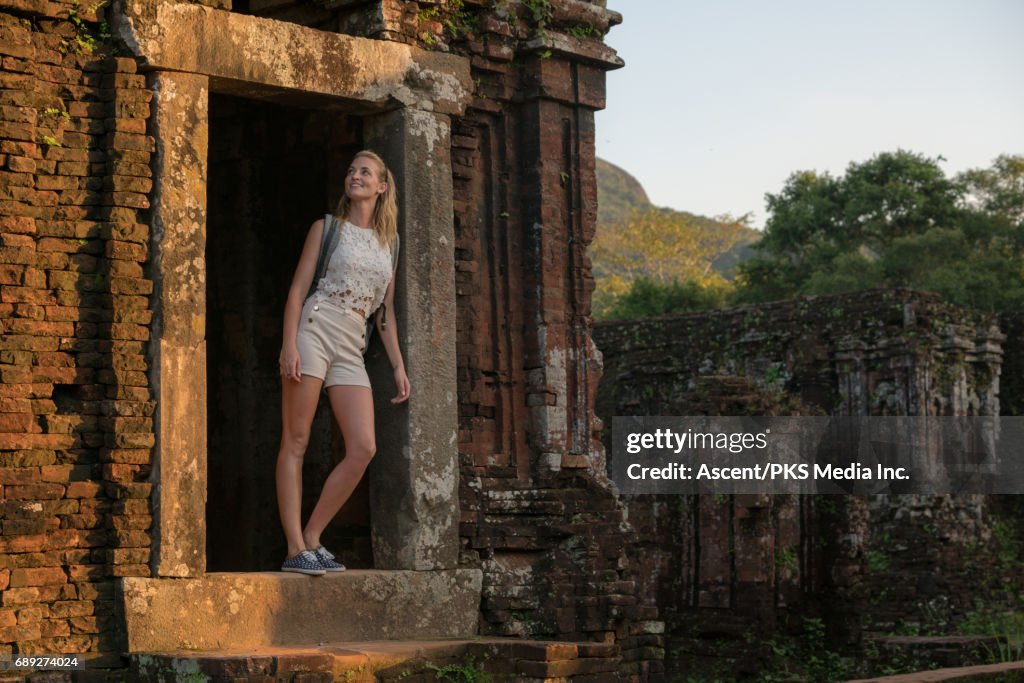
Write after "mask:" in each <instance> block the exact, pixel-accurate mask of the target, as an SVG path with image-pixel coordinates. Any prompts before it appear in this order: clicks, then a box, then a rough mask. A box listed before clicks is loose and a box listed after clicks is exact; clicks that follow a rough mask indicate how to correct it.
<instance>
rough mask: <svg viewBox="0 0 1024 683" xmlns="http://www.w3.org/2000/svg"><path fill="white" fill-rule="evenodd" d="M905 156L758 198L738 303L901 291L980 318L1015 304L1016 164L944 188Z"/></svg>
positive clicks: (1020, 167)
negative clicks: (757, 224) (762, 205)
mask: <svg viewBox="0 0 1024 683" xmlns="http://www.w3.org/2000/svg"><path fill="white" fill-rule="evenodd" d="M938 161H939V160H937V159H930V158H927V157H924V156H921V155H918V154H914V153H911V152H907V151H902V150H900V151H897V152H893V153H884V154H879V155H877V156H875V157H874V158H872V159H870V160H869V161H866V162H863V163H859V164H857V163H854V164H850V166H849V167H848V168H847V170H846V173H845V175H843V176H842V177H839V178H836V177H832V176H831V175H829V174H827V173H824V174H818V173H814V172H811V171H802V172H798V173H794V174H793V175H791V176H790V177H789V179H788V180H787V181H786V184H785V186H784V187H783V189H782V191H781V192H780V193H779V194H774V195H772V194H769V195H767V203H768V211H769V218H768V222H767V224H766V227H765V235H764V237H763V238H762V240H761V241H760V242H759V243H758V244H756V245H754V250H755V256H754V257H753V258H752V259H750V260H748V261H746V262H744V263H742V264H741V265H740V267H739V270H740V273H739V278H738V279H739V283H740V284H739V288H738V290H737V294H736V300H737V301H740V302H759V301H769V300H773V299H782V298H789V297H793V296H797V295H800V294H830V293H836V292H844V291H851V290H857V289H864V288H868V287H875V286H881V285H887V286H906V287H914V288H917V289H925V290H929V291H935V292H938V293H940V294H942V295H943V296H945V297H946V298H947V299H948V300H950V301H952V302H955V303H959V304H962V305H967V306H975V307H978V308H983V309H986V310H1007V309H1014V308H1018V307H1020V306H1021V305H1022V304H1024V268H1022V266H1024V260H1022V256H1024V251H1022V250H1024V157H1020V156H1001V157H999V158H998V159H996V160H995V162H993V164H992V167H991V168H988V169H975V170H971V171H967V172H965V173H963V174H961V175H959V176H957V177H955V178H952V179H950V178H947V177H946V175H945V173H944V172H943V171H942V169H941V168H940V167H939V165H938Z"/></svg>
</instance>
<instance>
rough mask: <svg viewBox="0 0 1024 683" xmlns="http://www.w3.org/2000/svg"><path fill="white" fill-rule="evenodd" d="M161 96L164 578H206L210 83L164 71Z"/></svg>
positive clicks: (157, 556)
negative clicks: (206, 265) (203, 575)
mask: <svg viewBox="0 0 1024 683" xmlns="http://www.w3.org/2000/svg"><path fill="white" fill-rule="evenodd" d="M148 85H149V87H150V88H152V90H153V119H152V125H153V134H154V137H155V139H156V153H155V154H154V157H153V195H152V203H151V206H152V218H151V237H150V245H151V264H150V271H151V274H152V278H153V301H152V307H153V311H154V317H153V324H152V339H151V342H150V346H149V348H150V354H151V356H152V360H153V362H152V365H151V368H152V370H151V376H150V381H151V384H152V386H153V390H154V393H155V394H156V397H157V407H156V414H155V424H154V431H155V433H156V445H155V447H154V452H153V455H154V457H153V462H154V467H153V473H154V474H153V481H154V484H155V487H154V491H153V514H154V520H153V526H154V532H153V552H152V560H151V563H152V570H153V573H154V575H156V576H198V575H201V574H202V573H203V572H205V571H206V342H205V335H206V269H205V266H204V263H205V250H206V165H207V148H208V137H209V130H208V115H207V112H208V98H209V90H208V83H207V78H206V77H205V76H199V75H195V74H185V73H173V72H157V73H154V74H152V75H150V77H149V84H148Z"/></svg>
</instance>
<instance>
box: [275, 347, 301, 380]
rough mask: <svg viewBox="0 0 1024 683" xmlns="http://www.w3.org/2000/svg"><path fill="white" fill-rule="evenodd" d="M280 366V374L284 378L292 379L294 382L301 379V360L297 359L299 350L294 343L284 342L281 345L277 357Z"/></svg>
mask: <svg viewBox="0 0 1024 683" xmlns="http://www.w3.org/2000/svg"><path fill="white" fill-rule="evenodd" d="M278 363H279V364H280V366H281V376H282V377H284V378H285V379H293V380H295V381H296V382H301V381H302V362H301V360H300V359H299V350H298V348H297V347H296V346H295V344H286V345H284V346H282V347H281V356H280V358H279V359H278Z"/></svg>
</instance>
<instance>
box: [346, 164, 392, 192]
mask: <svg viewBox="0 0 1024 683" xmlns="http://www.w3.org/2000/svg"><path fill="white" fill-rule="evenodd" d="M380 175H381V168H380V165H379V164H378V163H377V162H376V161H375V160H374V159H371V158H370V157H356V158H355V159H353V160H352V163H351V165H349V167H348V173H347V174H346V175H345V194H347V195H348V198H349V199H350V200H357V199H376V197H377V195H380V194H383V193H384V191H385V190H386V189H387V183H385V182H384V180H383V179H382V178H381V177H380Z"/></svg>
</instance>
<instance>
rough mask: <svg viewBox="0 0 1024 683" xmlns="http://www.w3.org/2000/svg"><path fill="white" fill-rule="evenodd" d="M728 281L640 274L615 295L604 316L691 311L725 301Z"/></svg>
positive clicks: (713, 306)
mask: <svg viewBox="0 0 1024 683" xmlns="http://www.w3.org/2000/svg"><path fill="white" fill-rule="evenodd" d="M727 291H728V285H727V284H725V283H723V284H718V285H716V284H701V283H700V282H697V281H696V280H685V281H682V282H680V281H679V279H678V278H673V279H672V280H670V281H668V282H659V281H657V280H652V279H651V278H648V277H644V276H640V277H638V278H637V279H636V280H634V281H633V283H632V284H631V285H630V287H629V290H628V291H627V292H626V293H625V294H623V295H622V296H620V297H618V298H616V299H615V301H614V302H613V303H612V305H611V306H610V308H609V310H608V312H607V313H606V315H605V316H604V317H605V318H607V319H609V320H628V319H633V318H647V317H650V316H655V315H665V314H666V313H689V312H692V311H704V310H707V309H709V308H719V307H721V306H723V305H725V299H726V294H727Z"/></svg>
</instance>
